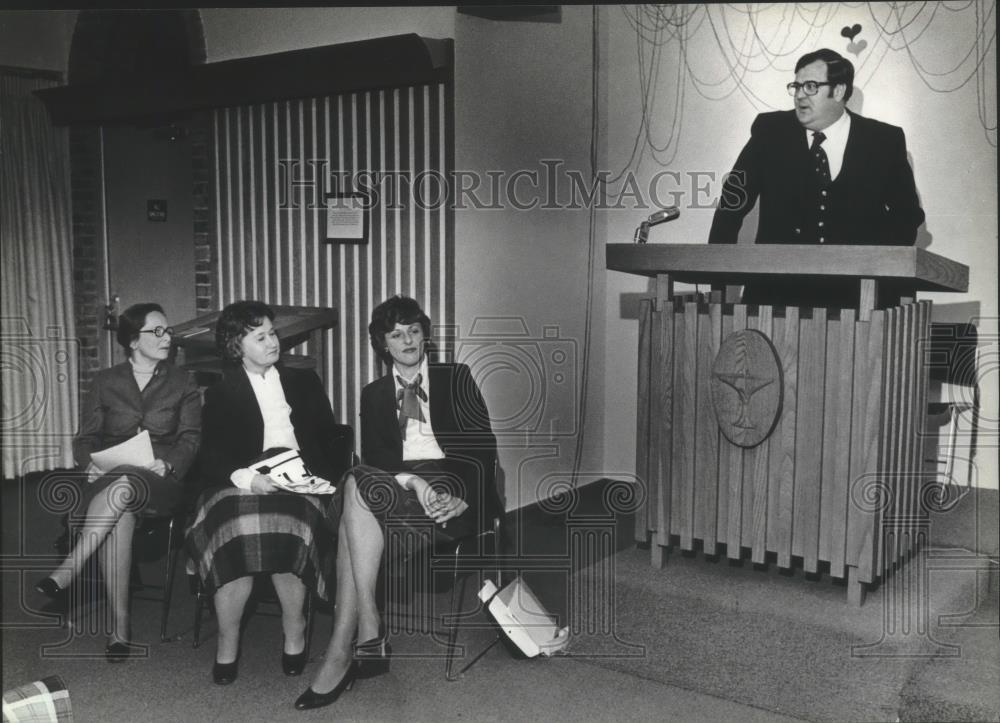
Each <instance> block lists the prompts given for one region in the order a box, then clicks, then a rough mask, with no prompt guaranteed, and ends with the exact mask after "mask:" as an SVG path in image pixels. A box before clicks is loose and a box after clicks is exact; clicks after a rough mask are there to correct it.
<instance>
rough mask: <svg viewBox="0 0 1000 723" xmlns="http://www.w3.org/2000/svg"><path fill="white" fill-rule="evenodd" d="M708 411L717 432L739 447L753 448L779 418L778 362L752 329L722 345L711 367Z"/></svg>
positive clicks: (767, 343) (766, 342) (765, 341)
mask: <svg viewBox="0 0 1000 723" xmlns="http://www.w3.org/2000/svg"><path fill="white" fill-rule="evenodd" d="M711 388H712V408H713V409H714V410H715V418H716V421H717V422H718V423H719V429H720V430H722V433H723V434H724V435H725V437H726V439H728V440H729V441H730V442H732V443H733V444H735V445H737V446H739V447H747V448H749V447H756V446H757V445H758V444H760V443H761V442H763V441H764V440H765V439H767V438H768V437H769V436H770V435H771V432H772V431H774V425H775V424H777V422H778V417H779V415H780V414H781V397H782V388H783V384H782V375H781V360H780V359H778V353H777V351H775V349H774V346H773V345H772V344H771V340H770V339H768V338H767V337H766V336H764V334H762V333H760V332H759V331H756V330H754V329H746V330H744V331H737V332H734V333H732V334H730V335H729V336H728V337H726V339H725V341H723V342H722V346H721V348H720V349H719V353H718V355H716V357H715V363H714V364H712V379H711Z"/></svg>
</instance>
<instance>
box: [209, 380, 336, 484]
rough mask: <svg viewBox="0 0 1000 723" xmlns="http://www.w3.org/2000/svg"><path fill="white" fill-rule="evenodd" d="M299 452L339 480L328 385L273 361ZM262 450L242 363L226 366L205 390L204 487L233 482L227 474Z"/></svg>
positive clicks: (314, 468)
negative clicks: (326, 389)
mask: <svg viewBox="0 0 1000 723" xmlns="http://www.w3.org/2000/svg"><path fill="white" fill-rule="evenodd" d="M275 368H276V369H277V370H278V375H279V378H280V379H281V388H282V390H283V391H284V393H285V401H287V402H288V406H290V407H291V408H292V412H291V422H292V427H293V428H294V429H295V439H296V441H297V442H298V443H299V454H300V455H301V457H302V460H303V461H304V462H305V464H306V467H308V468H309V471H311V472H312V473H313V474H315V475H318V476H319V477H322V478H323V479H326V480H329V481H330V482H332V483H333V484H337V482H338V480H339V479H340V476H341V474H343V472H344V471H345V469H344V463H343V460H342V459H340V458H339V457H340V456H339V455H337V454H335V451H336V446H335V444H334V443H333V440H334V438H335V437H336V436H337V435H338V434H339V430H338V429H337V428H336V420H335V419H334V416H333V410H332V409H331V408H330V402H329V400H328V399H327V396H326V391H325V390H324V389H323V384H322V382H320V380H319V377H317V376H316V374H315V373H313V372H311V371H305V370H302V369H286V368H285V367H283V366H281V365H280V364H279V365H277V366H276V367H275ZM263 451H264V417H263V416H262V415H261V412H260V406H259V405H258V404H257V397H256V396H255V395H254V393H253V387H251V386H250V379H249V378H248V377H247V373H246V371H244V369H243V367H242V366H241V365H230V366H227V368H226V370H225V372H224V373H223V376H222V379H221V380H220V381H219V382H217V383H216V384H214V385H213V386H212V387H210V388H209V389H208V391H206V392H205V405H204V407H203V408H202V441H201V456H200V458H199V462H200V468H199V470H200V473H201V475H202V477H203V479H202V485H203V487H219V486H226V485H232V482H231V481H230V479H229V476H230V475H231V474H232V473H233V471H234V470H237V469H240V468H242V467H246V466H247V465H248V464H250V463H251V462H253V461H254V460H256V459H257V458H258V457H260V454H261V452H263Z"/></svg>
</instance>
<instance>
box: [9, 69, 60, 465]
mask: <svg viewBox="0 0 1000 723" xmlns="http://www.w3.org/2000/svg"><path fill="white" fill-rule="evenodd" d="M55 84H56V83H54V82H53V81H51V80H40V79H37V78H27V77H20V76H18V75H15V74H12V73H9V72H5V71H0V246H2V265H0V270H2V282H3V286H2V292H0V293H2V301H3V306H2V309H0V380H2V393H3V404H2V415H3V416H2V420H0V436H2V451H3V478H4V479H13V478H15V477H18V476H20V475H24V474H26V473H28V472H35V471H39V470H48V469H55V468H58V467H68V466H72V464H73V454H72V438H73V435H74V433H75V431H76V426H77V417H78V401H77V386H78V377H77V374H78V366H79V352H78V344H77V341H76V338H75V337H76V331H75V328H74V323H73V278H72V258H73V248H72V239H71V234H70V225H71V219H70V202H69V147H68V142H67V133H66V130H65V129H56V128H54V127H53V126H52V124H51V122H50V121H49V117H48V113H47V112H46V110H45V108H44V106H43V105H42V103H41V101H39V100H38V98H36V97H35V96H34V95H32V91H33V90H37V89H40V88H47V87H50V86H52V85H55Z"/></svg>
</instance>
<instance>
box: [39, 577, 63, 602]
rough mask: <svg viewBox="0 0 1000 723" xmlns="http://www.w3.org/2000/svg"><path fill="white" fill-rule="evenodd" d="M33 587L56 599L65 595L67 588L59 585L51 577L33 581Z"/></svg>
mask: <svg viewBox="0 0 1000 723" xmlns="http://www.w3.org/2000/svg"><path fill="white" fill-rule="evenodd" d="M35 589H36V590H38V592H40V593H42V595H44V596H45V597H47V598H50V599H52V600H58V599H59V598H61V597H65V596H66V590H67V588H64V587H59V583H58V582H56V581H55V580H53V579H52V578H51V577H45V578H42V579H41V580H39V581H38V582H36V583H35Z"/></svg>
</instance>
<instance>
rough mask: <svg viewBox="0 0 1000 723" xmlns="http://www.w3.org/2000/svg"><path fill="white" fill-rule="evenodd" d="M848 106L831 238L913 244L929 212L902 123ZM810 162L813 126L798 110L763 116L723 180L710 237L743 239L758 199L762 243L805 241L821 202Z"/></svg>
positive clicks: (829, 240) (833, 240) (723, 240)
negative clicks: (840, 198)
mask: <svg viewBox="0 0 1000 723" xmlns="http://www.w3.org/2000/svg"><path fill="white" fill-rule="evenodd" d="M848 113H849V114H850V116H851V130H850V134H849V135H848V137H847V146H846V148H845V149H844V163H843V166H842V167H841V170H840V174H839V175H838V177H837V180H836V183H838V184H843V186H844V189H845V193H846V198H845V200H846V203H845V204H843V206H842V207H841V209H840V213H839V215H838V216H837V217H835V218H833V219H831V223H830V233H829V237H828V238H827V241H826V243H831V244H882V245H903V246H907V245H912V244H913V242H914V241H915V240H916V236H917V228H918V227H919V226H920V224H922V223H923V222H924V212H923V210H921V208H920V202H919V201H918V199H917V190H916V186H915V184H914V181H913V171H912V170H911V168H910V164H909V162H908V161H907V158H906V138H905V136H904V135H903V130H902V129H901V128H897V127H896V126H891V125H888V124H887V123H881V122H880V121H876V120H872V119H870V118H865V117H863V116H859V115H856V114H854V113H850V111H848ZM809 163H810V158H809V145H808V143H807V141H806V132H805V130H804V129H803V128H802V126H801V125H800V124H799V122H798V120H797V119H796V117H795V111H777V112H774V113H762V114H760V115H758V116H757V118H756V120H754V122H753V127H752V128H751V130H750V140H749V142H747V144H746V146H744V148H743V151H742V152H741V153H740V155H739V158H737V160H736V165H735V166H734V167H733V172H732V174H730V176H729V177H728V178H727V179H726V181H725V183H724V184H723V188H722V197H721V198H720V199H719V207H718V209H717V210H716V212H715V217H714V218H713V219H712V229H711V231H710V232H709V243H736V237H737V234H738V233H739V229H740V226H741V225H742V223H743V218H744V217H745V216H746V215H747V213H749V212H750V210H751V209H752V208H753V206H754V204H755V203H756V202H757V200H758V198H759V199H760V220H759V223H758V227H757V237H756V243H788V244H794V243H806V242H807V241H803V240H802V234H801V229H802V228H803V226H804V224H805V222H806V219H807V218H808V217H809V213H810V212H811V211H812V210H813V209H812V208H811V206H812V205H813V203H814V202H813V201H812V200H810V199H807V197H806V184H805V183H804V182H803V179H804V178H806V177H807V169H808V164H809Z"/></svg>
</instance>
